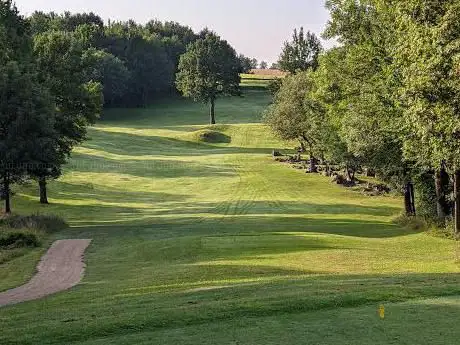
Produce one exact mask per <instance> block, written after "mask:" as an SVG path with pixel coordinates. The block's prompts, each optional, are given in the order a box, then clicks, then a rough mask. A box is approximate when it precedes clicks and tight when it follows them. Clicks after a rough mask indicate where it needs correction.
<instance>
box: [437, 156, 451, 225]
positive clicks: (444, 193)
mask: <svg viewBox="0 0 460 345" xmlns="http://www.w3.org/2000/svg"><path fill="white" fill-rule="evenodd" d="M435 186H436V211H437V215H438V218H439V219H440V220H442V221H444V220H445V219H446V216H447V215H448V214H449V213H450V211H451V210H450V206H449V204H448V193H449V191H448V190H449V174H448V173H447V171H446V165H445V163H444V162H442V163H441V168H440V169H439V170H438V171H436V174H435Z"/></svg>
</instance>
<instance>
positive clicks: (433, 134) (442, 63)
mask: <svg viewBox="0 0 460 345" xmlns="http://www.w3.org/2000/svg"><path fill="white" fill-rule="evenodd" d="M397 9H398V17H397V19H398V21H397V23H398V26H397V27H398V35H397V38H398V41H397V51H396V54H395V59H396V64H397V66H398V68H399V71H400V74H401V78H402V81H403V83H402V86H401V88H400V91H401V95H402V100H403V104H404V109H405V111H404V119H405V123H406V126H407V129H408V131H409V130H410V133H411V135H409V136H408V137H407V140H406V142H405V146H404V149H405V153H406V155H407V156H409V157H411V158H412V159H415V160H418V161H420V162H423V163H426V164H430V165H432V166H435V167H437V166H439V164H440V162H441V161H446V162H447V164H448V166H449V167H450V168H453V167H455V166H460V160H459V157H460V142H459V140H458V138H459V137H460V118H459V113H458V98H459V95H460V81H459V78H458V71H459V69H458V66H459V65H458V64H459V58H458V57H459V54H460V47H459V45H458V40H459V38H460V30H459V25H458V15H459V13H460V4H459V3H458V1H453V0H449V1H430V2H426V1H416V0H414V1H407V2H401V3H398V6H397Z"/></svg>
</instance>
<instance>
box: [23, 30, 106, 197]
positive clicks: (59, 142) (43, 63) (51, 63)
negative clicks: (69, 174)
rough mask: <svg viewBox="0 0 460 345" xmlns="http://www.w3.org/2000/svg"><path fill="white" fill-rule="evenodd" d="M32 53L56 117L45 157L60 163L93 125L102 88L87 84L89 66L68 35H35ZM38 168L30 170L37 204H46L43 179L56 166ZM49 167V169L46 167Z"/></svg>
mask: <svg viewBox="0 0 460 345" xmlns="http://www.w3.org/2000/svg"><path fill="white" fill-rule="evenodd" d="M34 54H35V59H36V67H37V72H38V75H39V78H40V81H41V82H42V83H43V85H46V87H47V88H48V89H49V90H50V93H51V96H52V97H53V100H54V103H55V104H56V109H57V114H56V121H55V123H54V130H55V131H56V133H57V135H56V144H55V145H54V146H51V147H48V152H49V155H48V157H50V158H51V157H56V161H57V162H60V163H62V161H63V158H62V157H63V156H69V155H70V153H71V152H72V149H73V148H74V146H75V145H78V144H80V143H82V142H83V141H84V140H85V139H86V134H87V127H88V126H89V125H91V124H93V123H94V122H95V120H96V119H97V118H98V116H99V114H100V112H101V108H102V102H103V97H102V86H101V85H100V83H98V82H94V81H89V82H88V81H87V80H86V71H87V69H88V67H89V66H87V65H86V64H85V63H86V62H87V60H86V59H84V58H83V56H84V51H83V48H82V44H81V42H79V41H78V40H77V39H75V37H74V36H73V34H72V33H68V32H63V31H52V32H46V33H43V34H39V35H36V36H35V40H34ZM42 163H43V164H42V167H45V168H40V169H30V170H29V173H30V174H31V175H32V176H33V177H35V178H36V179H37V180H38V182H39V186H40V195H41V196H42V198H41V202H42V203H47V200H46V198H45V197H44V196H46V194H47V193H46V180H47V179H48V178H55V177H57V175H58V174H59V173H60V169H59V165H58V164H55V163H56V162H52V161H49V160H45V161H43V162H42ZM49 164H53V168H50V167H49Z"/></svg>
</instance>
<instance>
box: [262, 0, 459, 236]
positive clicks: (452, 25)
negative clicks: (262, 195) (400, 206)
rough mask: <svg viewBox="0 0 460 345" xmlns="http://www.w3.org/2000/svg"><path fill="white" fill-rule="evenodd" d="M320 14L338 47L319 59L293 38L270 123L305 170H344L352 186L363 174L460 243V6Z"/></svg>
mask: <svg viewBox="0 0 460 345" xmlns="http://www.w3.org/2000/svg"><path fill="white" fill-rule="evenodd" d="M326 7H327V8H328V10H329V11H330V14H331V19H330V21H329V23H328V25H327V27H326V29H325V32H324V33H323V36H324V38H326V39H335V40H337V41H338V43H339V44H338V46H337V47H335V48H332V49H329V50H327V51H322V49H321V48H320V46H319V45H318V44H317V41H316V39H315V37H313V36H312V35H311V34H307V35H304V34H303V30H300V31H299V32H298V31H296V32H295V33H294V37H293V40H292V41H291V42H287V43H286V45H285V47H284V49H283V53H282V54H281V58H280V64H281V65H282V68H283V69H285V70H288V71H290V72H291V75H290V76H288V77H287V78H286V79H285V80H284V81H283V82H282V85H280V87H279V88H278V89H277V90H276V91H275V97H274V102H273V104H272V105H271V106H270V108H269V109H268V110H267V112H266V114H265V119H266V122H267V123H268V124H269V125H270V126H271V127H272V129H273V130H274V131H275V132H276V133H277V134H278V135H279V136H280V137H282V138H283V139H289V140H298V141H299V142H300V145H301V146H302V147H303V148H304V149H305V150H306V151H307V152H308V153H309V154H310V161H311V162H316V161H317V160H318V159H321V160H325V161H329V162H335V163H338V164H341V165H342V166H343V167H345V170H346V172H347V173H349V176H348V177H349V178H353V175H354V172H355V171H356V170H357V169H358V168H360V167H363V166H365V167H367V168H369V169H371V170H373V171H375V172H376V173H377V174H378V176H379V177H380V178H381V179H383V180H385V181H387V182H388V183H391V184H392V185H393V186H395V187H397V188H398V189H399V190H401V191H402V192H403V193H404V195H405V210H406V214H407V215H408V216H414V215H415V214H416V212H417V214H418V215H421V216H423V217H426V218H428V219H430V220H434V221H436V222H438V223H439V224H441V225H444V224H446V223H447V224H453V227H454V229H455V231H456V233H457V234H458V233H460V117H459V114H460V113H459V110H460V109H459V107H460V101H459V100H460V78H459V76H460V58H459V57H460V45H459V44H458V42H459V41H460V40H459V39H460V26H459V24H458V23H459V22H458V16H459V14H460V3H459V2H458V1H455V0H433V1H429V2H428V1H422V0H407V1H396V0H394V1H393V0H328V1H326ZM312 168H314V167H312ZM414 189H415V191H414ZM414 194H415V195H416V199H417V201H418V202H417V210H416V207H415V203H414ZM451 220H452V221H453V222H452V223H451Z"/></svg>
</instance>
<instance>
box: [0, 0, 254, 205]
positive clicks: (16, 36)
mask: <svg viewBox="0 0 460 345" xmlns="http://www.w3.org/2000/svg"><path fill="white" fill-rule="evenodd" d="M0 47H1V49H0V199H3V200H4V201H5V212H6V213H10V212H11V201H10V199H11V186H12V185H13V184H14V183H18V182H21V181H24V180H29V179H34V180H36V181H37V182H38V185H39V194H40V202H41V203H44V204H46V203H48V197H47V188H46V186H47V181H48V180H49V179H53V178H57V177H59V176H60V175H61V173H62V167H63V165H64V164H65V163H66V161H67V160H68V158H69V157H70V154H71V152H72V150H73V148H74V147H75V146H77V145H79V144H81V143H82V142H83V141H84V140H86V138H87V128H88V126H90V125H92V124H94V123H95V121H96V120H97V119H98V117H99V116H100V114H101V112H102V109H103V107H104V106H105V107H116V106H121V107H132V106H143V105H146V104H148V103H149V102H152V101H153V100H155V99H158V98H160V97H165V96H170V95H171V94H177V93H179V92H180V93H182V94H183V95H184V96H187V97H192V98H194V99H195V100H196V101H203V102H207V103H209V104H210V121H211V123H215V116H214V107H215V101H216V99H217V97H218V96H219V95H235V94H239V92H240V90H239V83H240V77H239V73H242V72H243V71H244V66H243V61H242V59H243V56H242V55H240V56H239V57H238V55H237V54H236V52H235V50H234V49H233V48H232V47H231V46H230V45H229V44H228V43H227V42H226V41H224V40H222V39H221V38H220V37H219V36H218V35H217V34H215V33H214V32H212V31H209V30H208V29H204V30H202V31H201V32H199V33H194V32H193V31H192V29H190V28H189V27H187V26H183V25H180V24H178V23H175V22H160V21H157V20H152V21H150V22H148V23H147V24H145V25H140V24H137V23H135V22H134V21H131V20H130V21H127V22H111V21H109V22H108V23H107V25H105V24H104V22H103V21H102V19H101V18H100V17H99V16H97V15H95V14H93V13H83V14H70V13H64V14H62V15H60V14H56V13H43V12H35V13H34V14H32V15H31V16H30V17H27V18H25V17H23V16H21V15H20V13H19V12H18V10H17V8H16V6H15V5H14V4H13V2H12V0H0ZM244 59H246V58H244Z"/></svg>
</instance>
